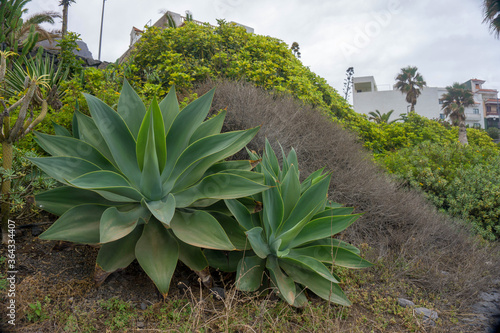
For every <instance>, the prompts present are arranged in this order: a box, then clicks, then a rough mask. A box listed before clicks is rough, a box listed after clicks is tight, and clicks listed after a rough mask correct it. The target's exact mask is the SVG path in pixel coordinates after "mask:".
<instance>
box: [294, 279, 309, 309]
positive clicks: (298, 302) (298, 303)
mask: <svg viewBox="0 0 500 333" xmlns="http://www.w3.org/2000/svg"><path fill="white" fill-rule="evenodd" d="M295 286H296V290H295V302H293V306H294V307H296V308H303V307H305V306H306V305H307V304H308V302H309V301H308V300H307V297H306V294H305V290H302V288H301V287H299V286H298V285H297V284H295Z"/></svg>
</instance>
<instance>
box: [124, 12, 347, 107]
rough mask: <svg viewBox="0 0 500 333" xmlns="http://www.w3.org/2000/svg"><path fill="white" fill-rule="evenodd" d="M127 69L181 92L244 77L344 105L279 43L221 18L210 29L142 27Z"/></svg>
mask: <svg viewBox="0 0 500 333" xmlns="http://www.w3.org/2000/svg"><path fill="white" fill-rule="evenodd" d="M130 68H131V69H132V72H133V74H134V76H135V77H134V80H136V79H140V80H143V81H146V79H147V75H146V73H144V72H143V70H144V69H146V68H149V69H154V71H155V72H156V73H157V75H158V79H159V82H160V83H161V84H162V85H163V87H168V86H170V85H173V84H175V85H176V87H178V88H179V89H181V90H189V89H190V88H191V87H192V86H193V83H195V82H201V81H203V80H205V79H207V78H216V77H219V76H224V77H227V78H231V79H241V78H244V79H246V80H248V81H250V82H253V83H255V84H256V85H257V86H259V87H262V88H264V89H267V90H270V91H277V92H287V93H291V94H293V95H294V96H295V97H297V98H299V99H301V100H303V101H306V102H308V103H311V104H313V105H318V106H323V107H325V108H327V107H331V106H334V105H335V104H336V102H339V101H340V100H342V101H343V102H340V103H345V100H343V98H341V97H340V96H339V95H338V93H337V92H336V91H335V90H334V89H333V88H331V87H330V86H329V85H328V84H327V83H326V80H324V79H323V78H320V77H319V76H317V75H316V74H314V73H313V72H311V71H310V70H309V69H308V68H307V67H305V66H303V65H302V64H301V62H300V60H298V59H297V58H296V57H295V56H294V55H293V53H292V51H291V50H290V49H289V48H288V46H287V45H286V44H285V43H284V42H282V41H280V40H278V39H275V38H271V37H267V36H260V35H256V34H248V33H246V31H245V29H244V28H242V27H237V26H235V25H233V24H230V23H226V22H225V21H223V20H219V26H218V27H217V28H215V29H214V28H212V27H210V26H208V25H205V26H200V25H197V24H194V23H190V22H188V23H186V25H184V26H182V27H179V28H176V29H159V28H156V27H151V28H148V30H147V31H146V32H145V33H144V34H143V35H142V37H141V39H140V40H139V41H138V42H137V47H136V50H135V52H134V54H133V56H132V59H131V63H130Z"/></svg>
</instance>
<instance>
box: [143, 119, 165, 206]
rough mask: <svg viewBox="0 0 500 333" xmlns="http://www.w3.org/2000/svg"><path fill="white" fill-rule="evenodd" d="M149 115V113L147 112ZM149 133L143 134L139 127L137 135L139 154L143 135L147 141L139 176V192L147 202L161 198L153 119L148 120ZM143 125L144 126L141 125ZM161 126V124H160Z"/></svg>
mask: <svg viewBox="0 0 500 333" xmlns="http://www.w3.org/2000/svg"><path fill="white" fill-rule="evenodd" d="M148 113H149V112H148ZM150 119H151V122H150V124H149V125H150V126H149V131H147V132H143V128H142V127H141V133H139V142H138V143H137V148H138V150H137V151H138V152H139V143H140V142H141V138H142V137H143V135H142V134H143V133H145V134H146V136H147V140H146V145H145V146H144V148H143V149H144V150H143V153H144V156H143V157H144V160H143V161H142V162H143V165H142V175H141V187H140V188H141V192H142V193H143V194H144V195H145V196H146V198H148V200H153V201H156V200H159V199H161V198H162V193H163V191H162V184H161V180H160V169H159V160H158V155H157V151H156V139H157V138H155V132H154V129H153V123H152V121H153V117H151V118H150ZM143 125H144V124H143ZM161 125H163V124H161Z"/></svg>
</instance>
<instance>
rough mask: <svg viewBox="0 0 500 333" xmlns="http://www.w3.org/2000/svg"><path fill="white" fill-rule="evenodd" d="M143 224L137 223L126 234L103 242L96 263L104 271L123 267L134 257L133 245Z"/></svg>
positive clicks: (139, 235)
mask: <svg viewBox="0 0 500 333" xmlns="http://www.w3.org/2000/svg"><path fill="white" fill-rule="evenodd" d="M143 227H144V225H138V226H137V227H136V228H135V229H134V230H133V231H132V232H131V233H129V234H128V235H127V236H125V237H123V238H120V239H118V240H116V241H114V242H111V243H107V244H103V245H102V246H101V248H100V249H99V254H98V255H97V265H99V267H101V269H103V270H104V271H106V272H114V271H116V270H117V269H121V268H125V267H127V266H128V265H130V264H131V263H132V261H134V259H135V245H136V244H137V241H138V240H139V238H140V237H141V235H142V231H143Z"/></svg>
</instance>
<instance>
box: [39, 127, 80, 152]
mask: <svg viewBox="0 0 500 333" xmlns="http://www.w3.org/2000/svg"><path fill="white" fill-rule="evenodd" d="M52 126H54V132H55V133H56V135H57V136H67V137H73V136H72V135H71V133H70V132H69V131H68V130H67V129H66V128H65V127H64V126H61V125H59V124H56V123H55V122H52ZM42 148H43V147H42ZM44 149H45V148H44Z"/></svg>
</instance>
